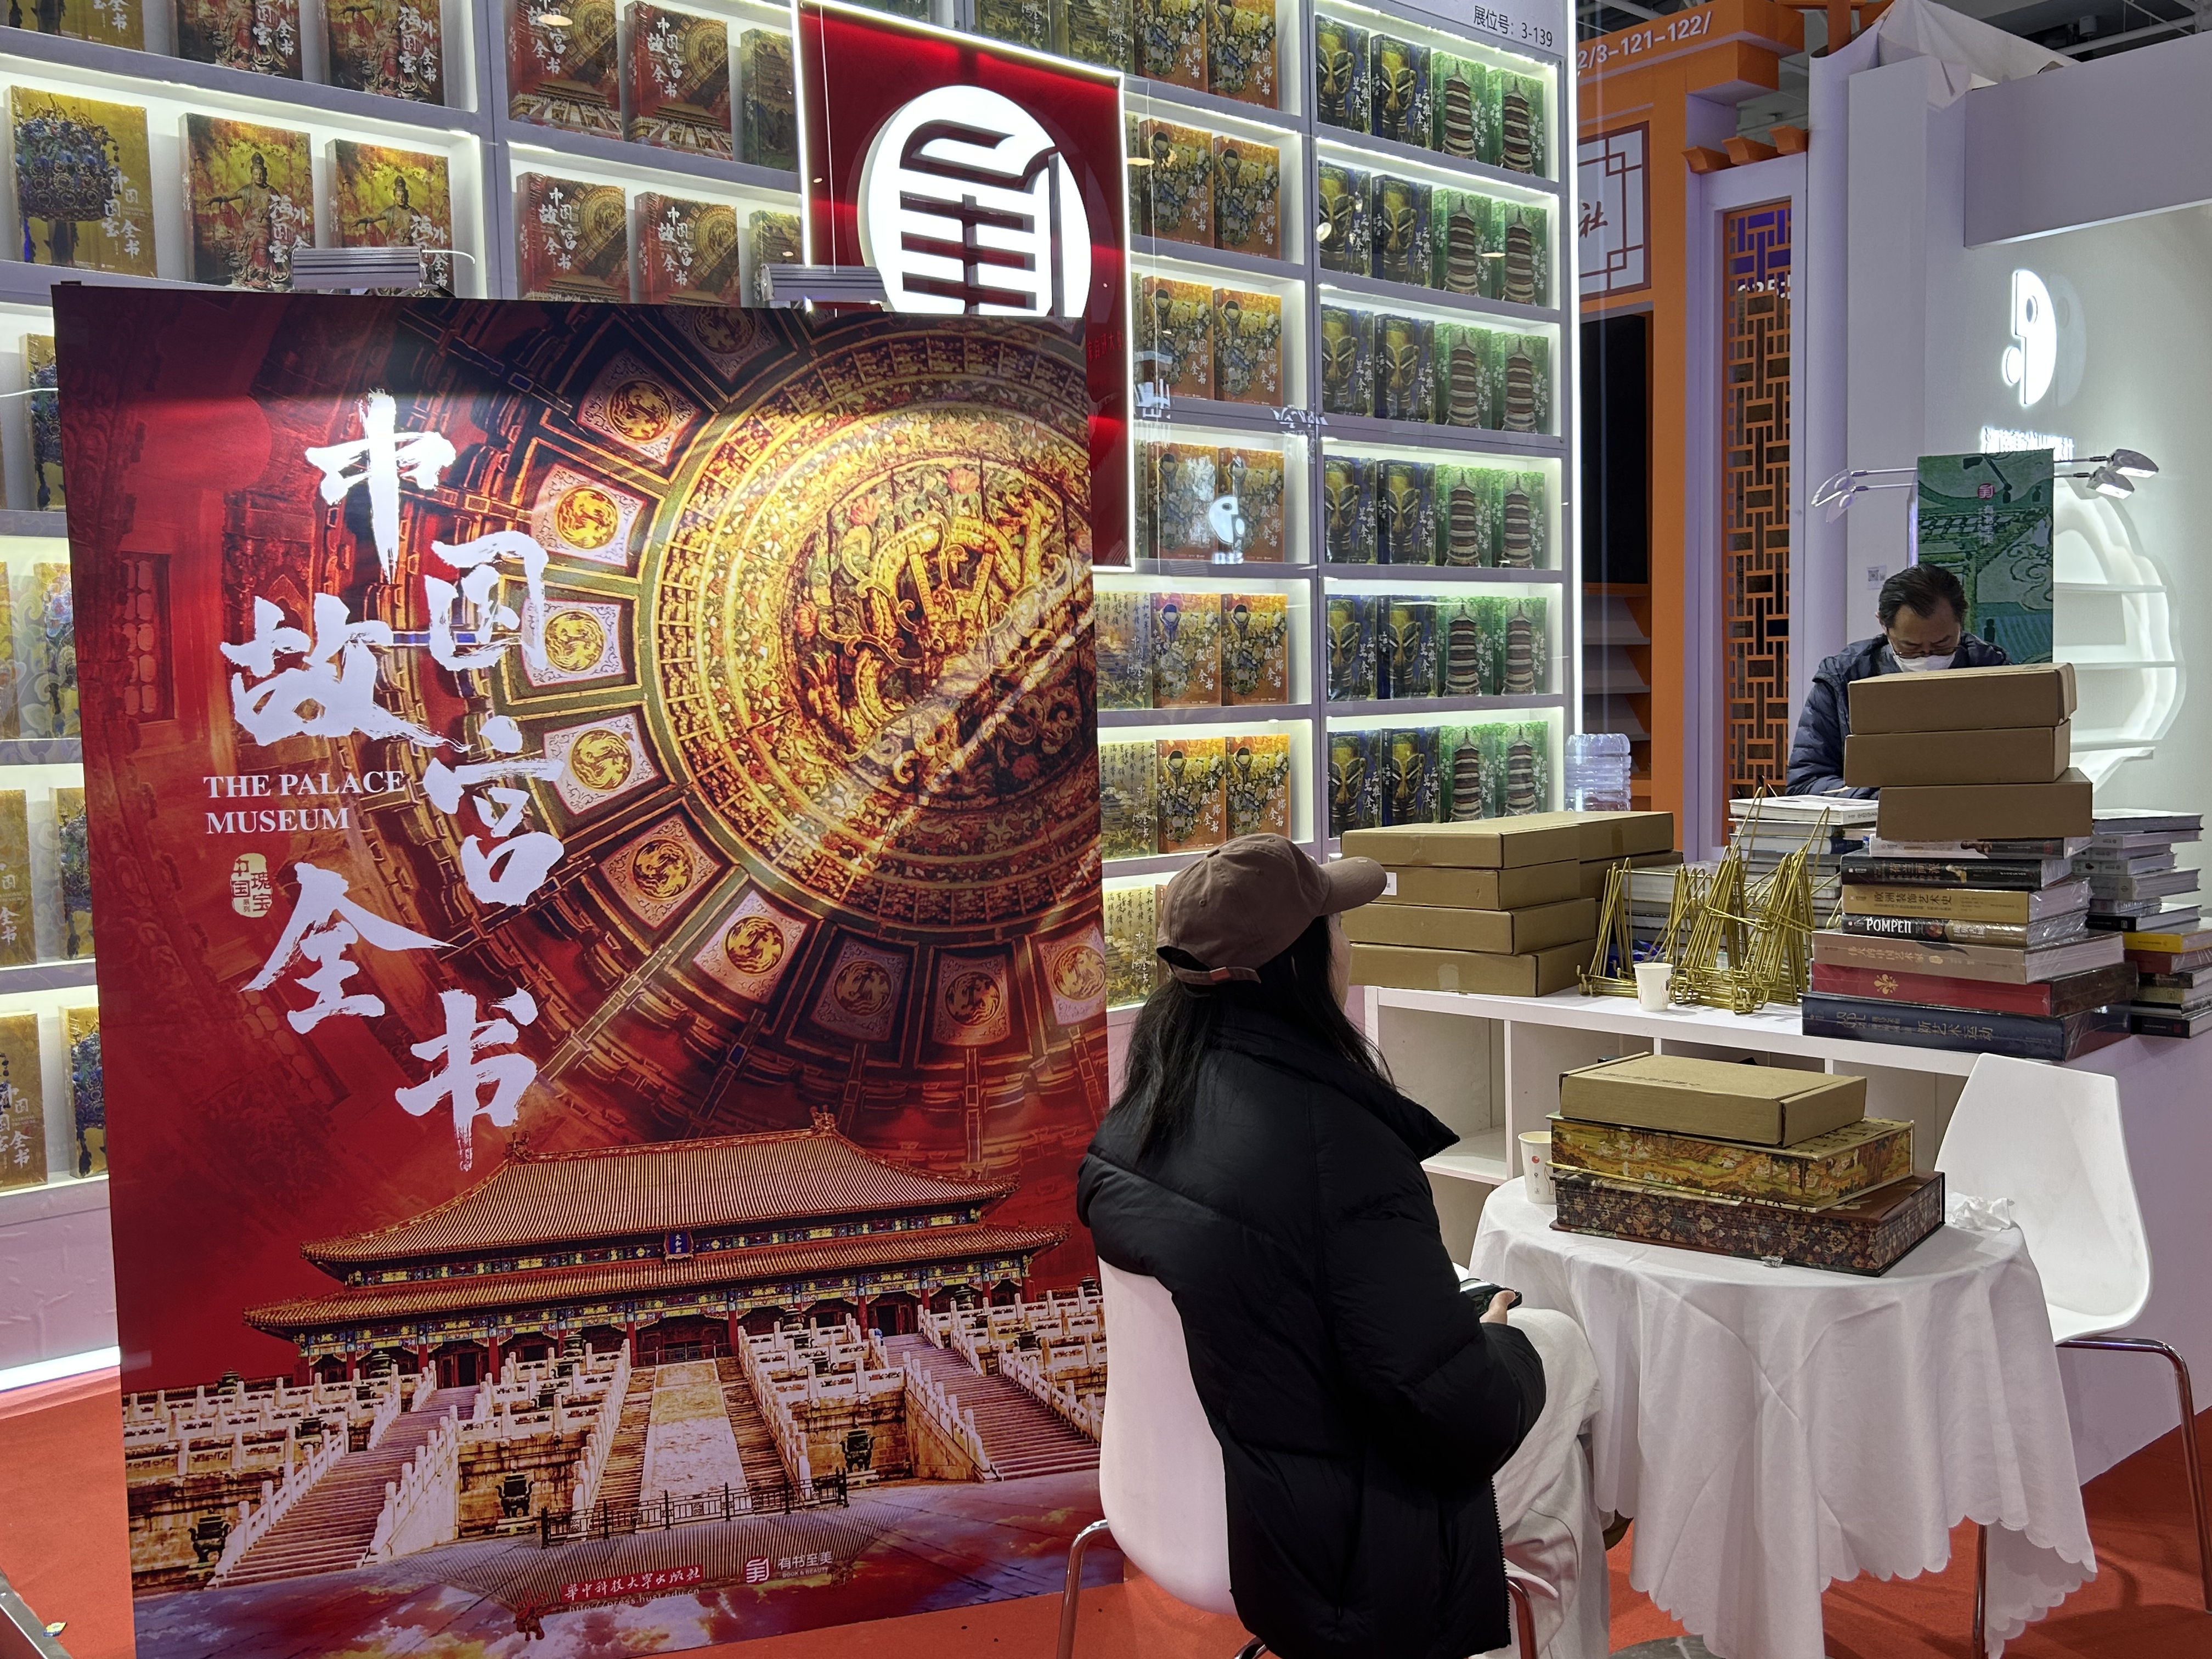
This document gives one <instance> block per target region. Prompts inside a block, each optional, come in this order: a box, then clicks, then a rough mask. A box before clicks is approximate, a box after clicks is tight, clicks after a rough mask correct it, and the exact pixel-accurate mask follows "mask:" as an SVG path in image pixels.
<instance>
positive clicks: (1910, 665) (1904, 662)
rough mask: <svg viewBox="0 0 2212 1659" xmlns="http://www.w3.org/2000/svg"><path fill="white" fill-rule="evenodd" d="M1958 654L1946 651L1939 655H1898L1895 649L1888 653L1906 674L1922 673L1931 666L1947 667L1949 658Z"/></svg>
mask: <svg viewBox="0 0 2212 1659" xmlns="http://www.w3.org/2000/svg"><path fill="white" fill-rule="evenodd" d="M1958 654H1959V653H1957V652H1955V651H1946V652H1945V653H1943V654H1942V656H1940V657H1900V656H1899V655H1898V654H1897V653H1896V652H1895V651H1892V652H1891V653H1889V655H1890V660H1892V661H1893V662H1894V663H1895V664H1896V665H1898V666H1899V668H1901V669H1902V670H1904V671H1905V672H1906V673H1908V674H1924V673H1926V672H1928V671H1929V670H1930V669H1932V668H1948V667H1949V666H1950V665H1951V659H1953V658H1954V657H1955V656H1957V655H1958Z"/></svg>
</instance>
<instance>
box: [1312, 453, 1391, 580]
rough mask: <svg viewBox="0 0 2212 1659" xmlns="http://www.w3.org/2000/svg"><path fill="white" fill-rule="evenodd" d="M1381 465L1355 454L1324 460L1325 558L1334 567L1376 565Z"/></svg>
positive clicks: (1322, 471)
mask: <svg viewBox="0 0 2212 1659" xmlns="http://www.w3.org/2000/svg"><path fill="white" fill-rule="evenodd" d="M1377 465H1379V464H1378V463H1376V462H1374V461H1369V460H1363V459H1359V458H1358V457H1356V456H1352V455H1338V454H1329V455H1327V456H1325V457H1324V458H1323V459H1322V469H1321V495H1322V556H1323V557H1324V558H1326V559H1327V560H1328V562H1330V563H1331V564H1373V563H1375V562H1376V511H1375V474H1376V467H1377Z"/></svg>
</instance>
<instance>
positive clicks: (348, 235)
mask: <svg viewBox="0 0 2212 1659" xmlns="http://www.w3.org/2000/svg"><path fill="white" fill-rule="evenodd" d="M331 235H332V237H333V238H334V240H336V241H337V246H340V247H417V248H421V249H422V250H423V252H424V253H425V254H426V255H427V256H428V257H427V258H425V259H424V261H423V267H422V275H423V279H424V280H423V283H422V287H420V288H417V289H396V290H392V291H393V292H398V293H414V294H421V295H434V294H450V293H452V292H453V191H452V190H451V189H450V188H449V186H448V183H447V171H446V158H445V157H444V156H442V155H438V154H437V153H435V151H423V150H411V149H392V148H391V147H390V146H388V145H385V144H362V143H356V142H355V141H354V140H352V139H350V138H337V139H333V140H332V141H331Z"/></svg>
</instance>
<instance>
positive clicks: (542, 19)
mask: <svg viewBox="0 0 2212 1659" xmlns="http://www.w3.org/2000/svg"><path fill="white" fill-rule="evenodd" d="M537 21H538V24H539V26H540V27H544V28H549V29H565V28H567V27H568V25H569V24H571V23H573V22H574V21H576V20H575V19H574V18H573V17H571V16H569V15H568V13H567V12H565V11H550V10H549V11H541V12H539V13H538V18H537Z"/></svg>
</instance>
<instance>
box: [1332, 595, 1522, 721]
mask: <svg viewBox="0 0 2212 1659" xmlns="http://www.w3.org/2000/svg"><path fill="white" fill-rule="evenodd" d="M1548 609H1549V607H1548V605H1547V601H1545V600H1543V599H1503V598H1491V597H1487V596H1484V597H1479V598H1475V599H1455V598H1451V597H1441V598H1440V597H1438V596H1437V595H1436V594H1433V593H1347V592H1341V591H1332V592H1330V593H1329V595H1328V700H1329V701H1330V702H1424V701H1427V700H1430V699H1432V698H1437V697H1525V696H1536V695H1539V694H1541V693H1543V692H1545V691H1547V690H1550V689H1551V638H1550V630H1549V629H1548V627H1547V615H1548Z"/></svg>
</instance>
